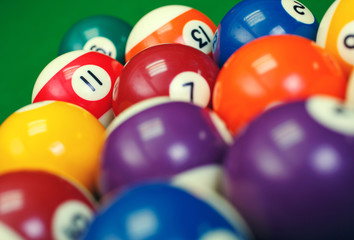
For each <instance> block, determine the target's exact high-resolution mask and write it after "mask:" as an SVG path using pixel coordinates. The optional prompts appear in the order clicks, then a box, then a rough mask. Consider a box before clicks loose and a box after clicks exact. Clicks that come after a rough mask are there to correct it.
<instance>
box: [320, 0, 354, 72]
mask: <svg viewBox="0 0 354 240" xmlns="http://www.w3.org/2000/svg"><path fill="white" fill-rule="evenodd" d="M316 42H317V44H318V45H320V46H322V47H324V48H325V49H327V50H328V51H329V52H330V53H331V54H333V55H334V56H336V57H337V58H338V60H339V63H340V64H341V66H342V67H343V69H344V70H345V72H346V73H347V74H349V73H350V72H351V70H352V67H353V65H354V54H353V49H354V2H353V1H352V0H337V1H335V2H333V4H332V5H331V6H330V8H329V9H328V10H327V12H326V13H325V15H324V16H323V18H322V20H321V23H320V27H319V29H318V34H317V39H316Z"/></svg>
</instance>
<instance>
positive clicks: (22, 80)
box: [0, 0, 334, 123]
mask: <svg viewBox="0 0 354 240" xmlns="http://www.w3.org/2000/svg"><path fill="white" fill-rule="evenodd" d="M238 2H240V0H234V1H230V0H218V1H212V0H204V1H201V0H189V1H172V0H155V1H146V0H145V1H142V0H128V1H123V0H100V1H92V0H85V1H84V0H60V1H44V0H37V1H25V0H19V1H4V0H0V27H1V35H0V57H1V60H0V63H1V64H0V84H1V87H0V99H1V101H0V123H2V122H3V121H4V120H5V119H6V118H7V117H8V116H9V115H10V114H11V113H13V112H14V111H16V110H17V109H19V108H21V107H23V106H25V105H27V104H30V103H31V95H32V89H33V86H34V83H35V81H36V79H37V77H38V75H39V73H40V72H41V71H42V69H43V68H44V67H45V66H46V65H47V64H48V63H49V62H50V61H52V60H53V59H54V58H56V57H57V54H58V49H59V44H60V41H61V39H62V38H63V36H64V34H65V33H66V31H67V30H68V29H69V28H70V27H71V26H72V25H73V24H75V23H76V22H77V21H79V20H81V19H83V18H85V17H88V16H92V15H97V14H106V15H112V16H116V17H119V18H121V19H123V20H125V21H126V22H128V23H129V24H131V25H132V26H134V24H135V23H136V22H137V21H138V20H139V19H140V18H141V17H142V16H144V15H145V14H146V13H148V12H150V11H151V10H153V9H155V8H158V7H161V6H165V5H171V4H180V5H186V6H190V7H193V8H196V9H198V10H199V11H201V12H203V13H204V14H206V15H207V16H209V18H211V20H213V21H214V23H215V24H216V25H218V24H219V23H220V21H221V19H222V18H223V16H224V15H225V14H226V13H227V12H228V11H229V10H230V9H231V8H232V7H233V6H234V5H235V4H237V3H238ZM301 2H302V3H303V4H304V5H306V6H307V7H308V8H309V9H310V10H311V11H312V13H313V14H314V15H315V17H316V18H317V20H318V21H321V19H322V17H323V15H324V14H325V12H326V10H327V9H328V7H329V6H330V5H331V4H332V3H333V2H334V0H322V1H313V0H301Z"/></svg>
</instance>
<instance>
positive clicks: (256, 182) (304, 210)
mask: <svg viewBox="0 0 354 240" xmlns="http://www.w3.org/2000/svg"><path fill="white" fill-rule="evenodd" d="M353 123H354V111H353V109H349V108H346V107H345V106H344V105H343V103H342V101H341V100H340V99H337V98H334V97H329V96H324V95H322V96H314V97H311V98H309V99H308V100H303V101H296V102H291V103H285V104H282V105H279V106H276V107H274V108H271V109H269V110H268V111H266V112H264V113H263V114H262V115H260V116H259V117H258V118H257V119H255V120H254V121H253V122H252V123H251V124H250V125H249V126H248V128H246V129H245V131H244V132H243V133H242V134H240V135H239V136H238V138H236V139H235V141H234V144H233V145H232V146H231V147H230V150H229V152H228V154H227V156H226V158H225V165H224V173H225V175H224V179H223V185H224V192H225V194H226V196H227V198H228V199H229V200H230V201H231V202H232V204H233V205H234V206H235V208H236V209H238V210H239V211H240V214H241V215H242V216H243V217H244V218H245V220H246V222H247V223H248V224H249V227H250V228H251V230H253V231H252V232H253V233H254V234H255V235H256V236H258V238H256V239H260V240H284V239H287V240H295V239H304V240H313V239H323V240H327V239H328V240H330V239H343V240H349V239H354V232H353V227H352V223H353V222H354V207H353V202H354V190H353V182H354V161H353V156H354V125H353Z"/></svg>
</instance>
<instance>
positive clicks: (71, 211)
mask: <svg viewBox="0 0 354 240" xmlns="http://www.w3.org/2000/svg"><path fill="white" fill-rule="evenodd" d="M93 217H94V213H93V212H92V210H91V209H90V208H88V207H87V206H86V205H85V204H83V203H82V202H80V201H76V200H70V201H66V202H64V203H62V204H61V205H60V206H59V207H58V208H57V209H56V211H55V213H54V217H53V220H52V231H53V235H54V238H55V239H60V240H74V239H77V238H78V237H81V234H82V233H83V232H85V231H86V230H87V228H88V226H89V224H90V223H91V221H92V219H93Z"/></svg>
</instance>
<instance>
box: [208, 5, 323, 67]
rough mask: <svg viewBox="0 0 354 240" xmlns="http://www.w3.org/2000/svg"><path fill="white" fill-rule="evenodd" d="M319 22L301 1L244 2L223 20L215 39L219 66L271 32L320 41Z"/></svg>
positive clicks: (272, 33) (230, 11)
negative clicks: (251, 42) (241, 48)
mask: <svg viewBox="0 0 354 240" xmlns="http://www.w3.org/2000/svg"><path fill="white" fill-rule="evenodd" d="M318 25H319V24H318V22H317V20H316V18H315V17H314V15H313V14H312V13H311V11H310V10H309V9H308V8H307V7H306V6H305V5H304V4H302V3H300V2H299V1H297V0H254V1H240V2H239V3H237V4H236V5H235V6H234V7H233V8H231V9H230V10H229V12H228V13H226V15H225V16H224V17H223V19H222V20H221V22H220V24H219V26H218V28H217V30H216V33H215V36H214V39H213V45H212V46H213V58H214V60H215V61H216V62H217V63H218V65H219V67H221V66H223V65H224V63H225V62H226V60H227V59H228V58H229V57H230V56H231V55H232V53H234V52H235V51H237V50H238V49H239V48H240V47H242V46H243V45H245V44H246V43H249V42H250V41H253V40H254V39H256V38H259V37H262V36H267V35H279V34H296V35H300V36H303V37H306V38H309V39H311V40H316V34H317V29H318Z"/></svg>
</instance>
